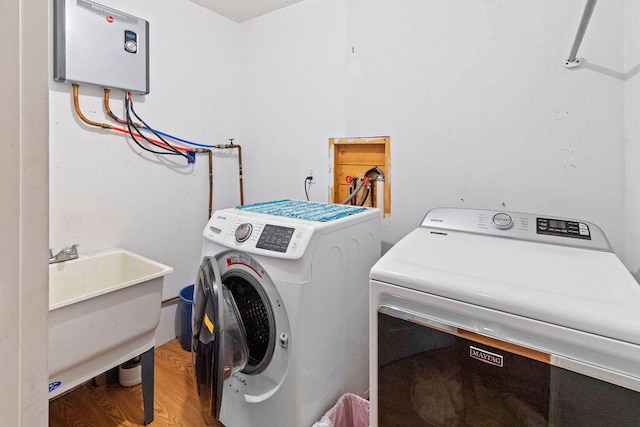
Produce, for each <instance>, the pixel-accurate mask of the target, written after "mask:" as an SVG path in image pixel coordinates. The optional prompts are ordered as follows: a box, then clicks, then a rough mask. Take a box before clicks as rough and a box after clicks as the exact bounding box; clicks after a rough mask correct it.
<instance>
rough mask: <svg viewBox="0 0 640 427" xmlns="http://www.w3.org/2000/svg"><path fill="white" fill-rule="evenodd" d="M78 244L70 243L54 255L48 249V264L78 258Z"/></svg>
mask: <svg viewBox="0 0 640 427" xmlns="http://www.w3.org/2000/svg"><path fill="white" fill-rule="evenodd" d="M78 246H80V245H78V244H77V243H76V244H75V245H72V246H71V247H70V248H64V249H62V250H61V251H60V252H58V253H57V254H56V255H55V256H54V255H53V251H52V250H51V249H49V264H53V263H55V262H64V261H69V260H70V259H76V258H78Z"/></svg>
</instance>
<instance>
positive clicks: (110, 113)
mask: <svg viewBox="0 0 640 427" xmlns="http://www.w3.org/2000/svg"><path fill="white" fill-rule="evenodd" d="M109 92H111V91H110V90H109V89H107V88H104V98H103V99H104V111H106V113H107V115H108V116H109V117H111V118H112V119H113V120H115V121H116V122H118V123H122V124H123V125H126V124H127V121H126V120H123V119H121V118H119V117H118V116H116V115H115V114H114V113H113V111H111V107H109Z"/></svg>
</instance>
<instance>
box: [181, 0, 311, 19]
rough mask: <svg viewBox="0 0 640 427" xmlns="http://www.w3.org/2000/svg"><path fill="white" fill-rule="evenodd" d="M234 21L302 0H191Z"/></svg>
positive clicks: (253, 16) (263, 13)
mask: <svg viewBox="0 0 640 427" xmlns="http://www.w3.org/2000/svg"><path fill="white" fill-rule="evenodd" d="M191 1H192V2H193V3H196V4H199V5H200V6H202V7H205V8H207V9H209V10H212V11H214V12H216V13H218V14H220V15H222V16H226V17H227V18H229V19H232V20H234V21H236V22H243V21H247V20H249V19H251V18H255V17H256V16H260V15H265V14H267V13H269V12H273V11H274V10H278V9H282V8H283V7H285V6H289V5H292V4H294V3H299V2H301V1H302V0H191Z"/></svg>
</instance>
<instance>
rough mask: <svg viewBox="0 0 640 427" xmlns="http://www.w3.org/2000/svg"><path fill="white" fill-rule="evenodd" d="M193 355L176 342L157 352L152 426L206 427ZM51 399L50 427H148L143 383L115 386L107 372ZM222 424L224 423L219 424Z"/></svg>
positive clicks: (160, 348) (163, 346)
mask: <svg viewBox="0 0 640 427" xmlns="http://www.w3.org/2000/svg"><path fill="white" fill-rule="evenodd" d="M192 375H193V367H192V366H191V353H189V352H188V351H185V350H183V349H182V347H181V346H180V342H179V341H178V340H172V341H170V342H168V343H166V344H164V345H162V346H160V347H158V348H156V351H155V393H154V394H155V402H154V405H155V410H154V421H153V423H151V424H150V427H161V426H172V427H174V426H175V427H200V426H204V425H205V423H204V421H203V420H202V418H201V415H200V408H199V403H198V400H197V398H196V396H195V395H194V393H195V391H194V386H193V378H192ZM97 383H98V387H97V388H93V387H92V386H91V383H90V382H89V383H85V384H84V385H82V386H80V387H78V388H76V389H74V390H73V391H71V392H69V393H66V394H64V395H62V396H60V397H58V398H56V399H54V400H52V401H51V402H49V427H116V426H118V427H120V426H122V427H129V426H142V425H143V420H144V413H143V410H142V386H141V385H137V386H134V387H120V386H118V387H113V388H108V387H106V384H105V376H104V374H103V375H100V376H99V377H97ZM216 427H224V426H223V425H222V424H218V425H217V426H216Z"/></svg>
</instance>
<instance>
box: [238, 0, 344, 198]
mask: <svg viewBox="0 0 640 427" xmlns="http://www.w3.org/2000/svg"><path fill="white" fill-rule="evenodd" d="M346 24H347V3H346V2H345V1H344V0H322V1H317V0H305V1H303V2H301V3H297V4H294V5H292V6H288V7H286V8H284V9H280V10H278V11H275V12H272V13H270V14H268V15H265V16H263V17H260V18H255V19H252V20H250V21H246V22H244V23H242V24H241V25H240V123H241V130H240V136H241V139H242V141H243V144H245V146H246V154H245V153H243V156H244V157H243V160H244V164H245V166H246V167H245V177H246V187H245V188H246V196H247V200H246V201H247V203H252V202H257V201H264V200H275V199H279V198H293V199H304V198H305V192H304V180H305V177H306V176H307V169H308V168H309V167H314V168H315V177H314V181H315V182H316V184H313V185H312V186H311V188H310V191H309V197H310V199H311V200H319V201H327V196H328V181H327V179H328V178H327V177H328V139H329V138H331V137H340V136H344V134H345V131H346V124H345V120H346V117H345V106H346V104H345V97H346V83H347V81H346V79H345V71H346V70H345V58H346V50H345V49H346V40H347V26H346Z"/></svg>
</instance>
